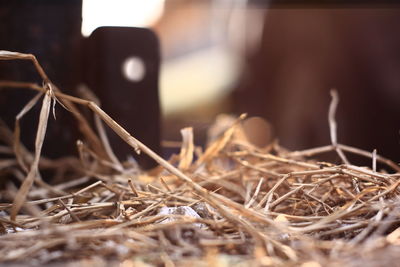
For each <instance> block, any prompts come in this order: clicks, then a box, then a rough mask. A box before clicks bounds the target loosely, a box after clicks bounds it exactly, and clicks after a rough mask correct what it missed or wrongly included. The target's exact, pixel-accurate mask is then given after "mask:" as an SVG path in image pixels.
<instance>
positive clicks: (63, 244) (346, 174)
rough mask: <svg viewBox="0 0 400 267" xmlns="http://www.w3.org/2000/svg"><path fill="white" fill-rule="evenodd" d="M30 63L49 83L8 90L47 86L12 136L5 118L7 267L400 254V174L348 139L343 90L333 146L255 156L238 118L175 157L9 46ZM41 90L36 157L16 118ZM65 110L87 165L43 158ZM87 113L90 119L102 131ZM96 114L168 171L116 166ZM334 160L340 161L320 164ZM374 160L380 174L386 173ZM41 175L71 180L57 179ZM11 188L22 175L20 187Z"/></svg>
mask: <svg viewBox="0 0 400 267" xmlns="http://www.w3.org/2000/svg"><path fill="white" fill-rule="evenodd" d="M21 59H22V60H31V61H32V62H33V63H34V65H35V67H36V69H37V70H38V73H39V74H40V75H41V77H42V79H43V86H39V85H36V84H31V83H21V82H16V81H3V82H1V83H0V86H1V87H8V88H20V87H26V88H30V89H32V90H36V91H38V95H37V96H36V97H35V98H33V99H32V101H30V102H29V103H27V105H26V106H25V107H24V108H23V110H22V111H21V112H20V114H18V116H17V122H16V127H15V129H14V131H11V130H10V129H8V128H7V127H6V126H5V125H4V123H2V124H0V138H1V141H2V143H4V145H1V146H0V153H1V154H3V155H4V157H3V158H2V159H1V160H0V176H1V177H3V179H4V177H6V178H7V179H9V180H7V181H5V182H4V184H5V185H6V190H3V191H2V192H1V197H2V199H3V200H4V202H5V203H1V204H0V212H1V215H0V231H1V235H0V262H2V263H9V264H10V263H20V262H25V263H26V262H29V263H31V264H33V263H36V264H45V263H49V264H50V263H57V264H59V263H62V262H69V263H71V262H73V263H74V264H76V265H82V266H83V265H85V266H86V265H96V266H98V265H104V266H105V265H117V264H118V265H119V264H121V265H122V266H134V265H146V264H151V265H160V264H165V265H166V266H174V265H178V266H181V265H182V266H183V265H187V264H194V265H196V266H197V265H199V266H203V265H219V266H227V265H254V266H256V265H274V266H275V265H284V266H291V265H292V266H297V265H302V266H304V267H311V266H336V265H354V266H358V265H361V264H363V265H367V266H380V265H388V264H390V263H391V264H393V263H395V262H396V261H398V260H399V258H400V256H399V255H400V254H399V252H400V246H399V245H400V239H399V236H400V228H398V227H399V222H400V220H399V217H400V209H399V204H398V203H399V199H398V196H399V189H398V186H399V184H400V180H399V177H400V173H399V171H400V167H399V166H398V165H397V164H395V163H394V162H392V161H390V160H389V159H386V158H384V157H381V156H379V155H376V152H373V153H370V152H367V151H362V150H360V149H356V148H353V147H349V146H345V145H342V144H340V143H338V141H337V137H336V122H335V119H334V115H335V110H336V106H337V103H338V97H337V94H336V93H335V92H334V91H333V92H332V97H333V101H332V103H331V106H330V110H329V116H328V117H329V124H330V129H331V141H332V144H331V145H328V146H325V147H320V148H314V149H309V150H305V151H295V152H290V151H286V150H285V149H283V148H281V147H279V146H278V145H277V144H275V143H274V144H271V145H270V146H268V147H267V148H265V149H259V148H256V147H254V146H252V145H251V144H250V143H248V142H247V141H246V139H245V138H243V135H242V134H241V133H242V129H241V121H242V120H243V119H244V116H241V117H240V118H238V119H237V121H236V122H235V123H233V125H232V126H231V127H230V128H229V129H227V130H226V131H225V132H224V134H223V135H221V136H220V137H219V138H218V139H217V140H216V141H215V142H214V143H212V144H211V145H210V146H209V147H208V148H207V149H206V150H205V151H204V152H203V151H201V149H200V148H198V147H196V146H195V145H194V144H193V139H194V138H193V133H192V131H191V129H190V128H187V129H184V130H182V136H183V142H182V144H181V153H180V154H179V155H176V156H174V157H172V158H171V159H170V160H169V161H166V160H164V159H163V158H161V157H160V156H159V155H157V154H155V153H154V152H153V151H151V150H150V149H149V148H148V147H147V146H146V145H144V144H142V143H141V142H140V141H139V140H137V139H135V138H134V137H132V136H131V135H130V134H129V133H128V132H126V131H125V130H124V129H123V128H122V127H121V126H120V125H119V124H118V123H117V122H116V121H114V120H113V119H112V118H110V117H109V116H108V115H107V114H106V113H105V112H104V111H103V110H102V109H101V108H100V107H99V106H98V105H97V104H96V103H95V102H93V101H88V100H84V99H80V98H76V97H73V96H69V95H65V94H63V93H61V91H60V90H59V89H57V88H56V86H54V85H53V84H52V83H51V81H50V80H49V79H48V77H47V76H46V74H45V72H44V71H43V69H42V68H41V67H40V64H39V63H38V62H37V61H36V59H35V57H34V56H32V55H26V54H20V53H13V52H7V51H0V60H21ZM42 96H43V100H42V108H41V112H40V117H39V118H38V130H37V136H36V143H35V151H34V152H30V151H28V150H27V149H26V148H25V147H24V146H23V144H22V143H21V142H20V140H19V137H20V134H21V133H20V129H19V123H18V122H19V120H20V119H21V118H22V117H23V116H24V115H25V114H26V113H27V112H29V110H30V109H31V108H32V107H33V106H34V105H35V104H38V101H39V100H40V97H42ZM56 102H58V103H60V104H61V105H63V106H64V107H65V108H67V109H68V110H69V111H71V115H72V116H74V117H75V118H76V120H77V123H78V125H79V129H80V131H81V133H82V141H78V142H77V149H78V151H79V157H77V158H75V157H69V158H65V159H59V160H51V159H47V158H44V157H42V156H41V149H42V146H43V143H45V142H44V140H45V133H46V126H47V121H48V118H49V116H50V114H51V111H52V107H54V105H55V104H56ZM78 106H81V108H82V107H85V108H89V109H90V110H91V111H92V112H93V113H94V115H95V116H96V118H97V119H96V120H97V121H96V125H97V130H96V131H95V130H94V129H92V127H91V125H90V124H89V123H88V122H87V120H86V119H85V117H84V116H82V115H81V113H80V111H79V110H80V108H79V107H78ZM53 111H54V110H53ZM99 119H101V120H102V121H103V122H105V123H106V124H107V125H108V126H109V127H110V128H111V129H113V130H114V131H115V132H116V133H117V134H118V135H119V136H120V137H121V138H122V139H123V140H124V141H125V142H126V143H127V144H128V145H130V146H131V147H132V148H133V149H134V150H135V151H136V152H140V153H146V154H147V155H149V156H150V157H152V158H153V159H154V160H156V161H157V162H158V163H159V167H157V168H156V169H154V170H152V171H150V172H144V171H141V170H140V169H139V168H138V167H137V166H136V165H135V164H133V163H129V162H124V163H121V162H119V161H118V159H116V157H115V156H114V155H113V153H112V148H111V147H110V145H109V144H108V141H107V137H106V135H105V132H104V129H103V126H102V123H101V121H100V120H99ZM22 134H23V133H22ZM44 145H45V144H44ZM327 152H330V153H337V154H338V155H339V157H340V158H341V159H342V161H343V164H340V165H337V164H333V163H327V162H318V161H317V160H316V158H318V155H319V154H321V153H327ZM347 153H352V154H358V155H360V156H363V157H368V158H371V162H372V163H371V166H372V168H368V167H358V166H354V165H352V164H351V163H350V162H349V161H348V159H347V158H346V154H347ZM194 154H195V155H196V157H194ZM376 162H380V163H381V164H382V165H383V166H385V167H384V169H382V170H380V171H377V170H376ZM43 169H51V170H53V172H54V173H55V176H58V177H62V178H63V182H62V183H56V184H47V183H46V182H44V181H43V180H42V179H41V175H40V172H41V170H43ZM66 170H68V171H69V172H68V174H67V172H66ZM71 173H72V174H71ZM71 177H74V179H72V178H71ZM14 180H19V181H21V186H20V187H19V188H18V189H17V188H15V186H14V185H13V183H12V181H14Z"/></svg>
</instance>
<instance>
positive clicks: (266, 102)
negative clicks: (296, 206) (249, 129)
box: [0, 0, 400, 162]
mask: <svg viewBox="0 0 400 267" xmlns="http://www.w3.org/2000/svg"><path fill="white" fill-rule="evenodd" d="M321 2H322V1H321ZM0 17H1V20H2V23H1V25H0V34H1V43H0V48H1V49H8V50H12V51H20V52H29V53H33V54H35V55H37V56H38V59H39V61H40V62H42V63H43V65H44V67H45V69H46V71H47V72H48V73H49V76H50V78H51V79H53V81H54V82H55V83H56V84H57V85H59V87H60V88H61V89H62V90H64V91H67V92H72V93H73V92H74V90H76V87H77V86H78V85H80V84H81V81H82V80H84V79H82V77H81V76H82V74H81V73H82V72H84V70H82V66H86V65H85V64H82V58H84V54H85V53H86V51H85V49H84V46H83V45H82V43H83V42H84V40H85V39H86V38H88V37H89V36H90V35H91V33H92V32H93V31H94V30H95V29H96V28H98V27H102V26H119V27H121V26H123V27H144V28H150V29H152V30H153V31H154V32H155V33H156V35H157V36H158V38H159V43H160V46H159V48H160V55H161V61H160V62H161V65H160V72H159V81H158V85H159V91H158V93H159V95H158V97H159V114H160V117H159V121H157V120H154V119H153V118H151V117H149V116H150V115H149V116H147V115H146V112H143V113H141V114H142V116H141V117H140V118H139V120H141V121H142V123H143V124H149V123H150V124H151V123H157V124H159V125H160V128H159V130H157V132H158V133H155V132H146V133H144V135H147V136H149V135H154V136H156V139H157V138H160V139H162V140H168V141H178V140H180V139H181V137H180V133H179V130H180V129H181V128H183V127H186V126H193V127H194V130H195V142H196V143H197V144H204V143H205V142H206V137H207V129H208V128H209V126H210V125H211V123H213V122H214V121H215V119H216V118H217V116H218V115H219V114H222V113H228V114H233V115H239V114H240V113H243V112H246V113H248V114H249V116H257V117H260V118H262V120H261V119H260V120H258V124H259V125H258V126H257V127H258V128H257V127H255V128H254V129H255V130H253V131H263V133H265V134H263V135H257V137H255V138H256V139H258V140H255V141H254V142H255V143H257V144H260V146H263V145H265V144H267V143H268V142H271V141H272V140H274V139H275V138H278V139H279V143H280V144H281V145H283V146H284V147H287V148H289V149H291V150H301V149H305V148H311V147H315V146H322V145H327V144H329V143H330V138H329V126H328V119H327V114H328V108H329V103H330V95H329V91H330V90H331V89H332V88H335V89H337V91H338V93H339V96H340V103H339V107H338V111H337V116H336V120H337V123H338V140H339V142H340V143H344V144H348V145H351V146H355V147H359V148H363V149H365V150H368V151H372V150H373V149H375V148H376V149H377V150H378V153H380V154H382V155H384V156H387V157H390V158H391V159H393V160H395V161H397V162H398V161H400V133H399V129H400V34H399V30H398V29H399V27H400V9H397V8H396V6H394V5H387V6H361V5H359V6H344V5H342V6H340V5H330V6H327V5H323V4H320V3H319V2H318V1H314V2H313V4H308V3H303V4H296V5H294V4H290V3H289V4H288V3H285V4H282V2H280V1H273V0H272V1H269V2H262V3H260V1H252V0H235V1H229V0H146V1H141V0H136V1H135V0H130V1H129V0H112V1H111V0H79V1H78V0H71V1H61V0H60V1H43V0H40V1H19V2H17V3H9V4H2V6H1V8H0ZM108 51H109V53H110V55H112V54H113V53H114V51H113V50H108ZM107 53H108V52H107ZM3 65H4V64H3ZM1 68H3V69H4V66H3V67H0V70H2V69H1ZM16 69H17V67H16V66H14V67H10V68H9V69H8V70H2V73H1V77H5V76H6V77H8V79H10V75H11V74H12V75H14V76H16V77H19V78H21V77H20V76H21V74H16V72H17V71H16ZM18 69H21V67H18ZM121 71H122V72H123V73H125V74H124V75H125V76H126V75H128V76H126V77H128V78H129V75H133V77H136V78H133V79H134V80H135V79H139V80H140V79H142V78H140V77H142V76H143V75H145V74H143V73H145V69H144V65H143V63H141V62H140V61H132V62H130V63H129V64H125V65H124V67H123V69H122V70H121ZM129 73H130V74H129ZM18 75H19V76H18ZM31 75H34V74H31ZM23 77H25V78H26V77H28V76H27V75H25V76H23ZM137 77H139V78H137ZM25 78H22V79H25ZM91 89H92V90H93V91H94V92H95V93H96V90H95V88H91ZM115 90H118V88H116V89H115ZM115 93H117V94H118V92H117V91H115ZM15 99H21V98H20V97H19V96H18V97H16V98H15ZM15 99H14V100H13V101H17V100H15ZM100 100H101V99H100ZM0 101H3V102H0V104H1V106H0V112H1V113H0V114H5V113H7V114H9V113H10V112H11V111H10V104H9V103H10V102H9V101H10V100H9V99H6V98H5V97H3V98H0ZM157 101H158V100H157V99H154V100H150V101H147V103H145V104H146V105H148V106H151V105H158V103H156V102H157ZM137 102H140V100H138V99H132V103H133V104H132V105H136V104H135V103H137ZM148 102H150V103H148ZM113 105H115V106H116V108H117V106H118V105H117V103H113ZM15 109H16V110H14V111H12V112H15V113H17V112H18V111H17V110H19V109H20V108H19V109H18V108H15ZM157 110H158V109H156V111H157ZM106 111H107V110H106ZM126 116H127V117H128V118H129V116H130V114H129V113H128V114H127V115H126ZM115 119H116V120H117V121H119V118H118V117H117V118H115ZM136 120H138V119H137V118H136ZM10 123H11V120H10ZM60 131H61V130H60ZM133 134H134V135H135V132H133ZM31 141H32V140H31ZM153 141H154V140H153ZM153 141H151V142H153ZM155 142H156V141H155ZM161 149H162V148H161Z"/></svg>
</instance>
